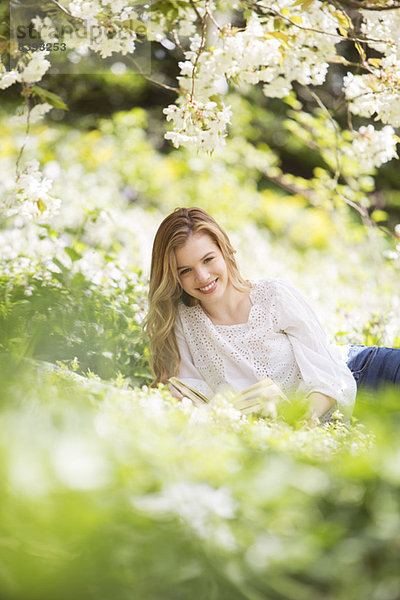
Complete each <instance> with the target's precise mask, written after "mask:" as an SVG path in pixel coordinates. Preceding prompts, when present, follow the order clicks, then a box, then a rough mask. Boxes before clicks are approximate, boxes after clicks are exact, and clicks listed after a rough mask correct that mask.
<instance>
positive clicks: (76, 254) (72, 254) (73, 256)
mask: <svg viewBox="0 0 400 600" xmlns="http://www.w3.org/2000/svg"><path fill="white" fill-rule="evenodd" d="M64 250H65V252H66V253H67V254H68V256H69V257H70V259H71V260H72V262H75V261H76V260H79V259H80V258H82V254H79V252H77V251H76V250H74V248H69V247H66V248H64Z"/></svg>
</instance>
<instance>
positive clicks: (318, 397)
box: [308, 392, 336, 419]
mask: <svg viewBox="0 0 400 600" xmlns="http://www.w3.org/2000/svg"><path fill="white" fill-rule="evenodd" d="M308 400H309V402H310V408H311V413H312V416H311V418H312V419H313V418H320V417H323V416H324V414H325V413H327V412H328V410H330V409H331V408H332V406H333V405H334V403H335V402H336V400H335V399H334V398H331V397H330V396H326V395H325V394H322V393H321V392H311V394H310V395H309V396H308Z"/></svg>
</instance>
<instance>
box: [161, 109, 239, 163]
mask: <svg viewBox="0 0 400 600" xmlns="http://www.w3.org/2000/svg"><path fill="white" fill-rule="evenodd" d="M163 112H164V114H166V115H167V121H172V122H173V124H174V130H173V131H168V132H167V133H166V134H165V138H166V139H167V140H169V139H170V140H172V143H173V145H174V146H175V147H176V148H178V147H179V146H186V147H198V148H202V149H203V150H206V151H208V152H210V151H213V150H214V149H215V148H216V147H218V146H220V145H222V144H224V143H225V140H224V138H225V136H226V125H227V124H228V123H229V122H230V117H231V112H232V111H231V109H230V107H225V106H223V107H222V108H219V107H218V106H217V104H216V102H207V103H206V104H204V103H203V102H198V101H196V100H190V99H187V100H186V102H184V103H182V105H181V106H176V105H175V104H170V105H169V106H168V107H167V108H165V109H164V111H163Z"/></svg>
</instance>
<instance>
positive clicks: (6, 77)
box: [0, 63, 21, 90]
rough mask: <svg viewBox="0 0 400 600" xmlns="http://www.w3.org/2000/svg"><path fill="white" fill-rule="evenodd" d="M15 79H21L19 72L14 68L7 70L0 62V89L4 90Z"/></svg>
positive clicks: (15, 80) (14, 81)
mask: <svg viewBox="0 0 400 600" xmlns="http://www.w3.org/2000/svg"><path fill="white" fill-rule="evenodd" d="M17 81H21V73H19V72H18V71H17V70H16V69H11V70H10V71H7V70H6V68H5V67H4V65H3V64H2V63H0V90H5V89H6V88H8V87H10V86H11V85H13V84H14V83H16V82H17Z"/></svg>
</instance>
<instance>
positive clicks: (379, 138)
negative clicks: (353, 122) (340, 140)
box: [345, 124, 398, 173]
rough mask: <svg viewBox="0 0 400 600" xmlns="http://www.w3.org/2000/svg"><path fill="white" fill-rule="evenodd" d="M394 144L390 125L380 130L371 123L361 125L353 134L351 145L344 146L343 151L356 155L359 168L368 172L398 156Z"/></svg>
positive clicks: (395, 141) (393, 134) (393, 135)
mask: <svg viewBox="0 0 400 600" xmlns="http://www.w3.org/2000/svg"><path fill="white" fill-rule="evenodd" d="M396 144H397V140H396V136H395V132H394V129H393V127H391V126H390V125H386V126H385V127H383V128H382V129H381V130H376V129H375V127H374V126H373V125H371V124H370V125H367V126H365V125H363V126H362V127H360V129H359V130H358V132H357V133H356V134H355V137H354V139H353V142H352V145H351V146H350V147H346V148H345V152H347V153H348V154H349V155H350V156H356V157H357V161H358V164H359V167H360V169H362V170H363V171H365V173H370V172H372V171H374V169H375V167H380V166H381V165H382V164H384V163H386V162H388V161H389V160H391V159H392V158H398V155H397V153H396Z"/></svg>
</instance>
